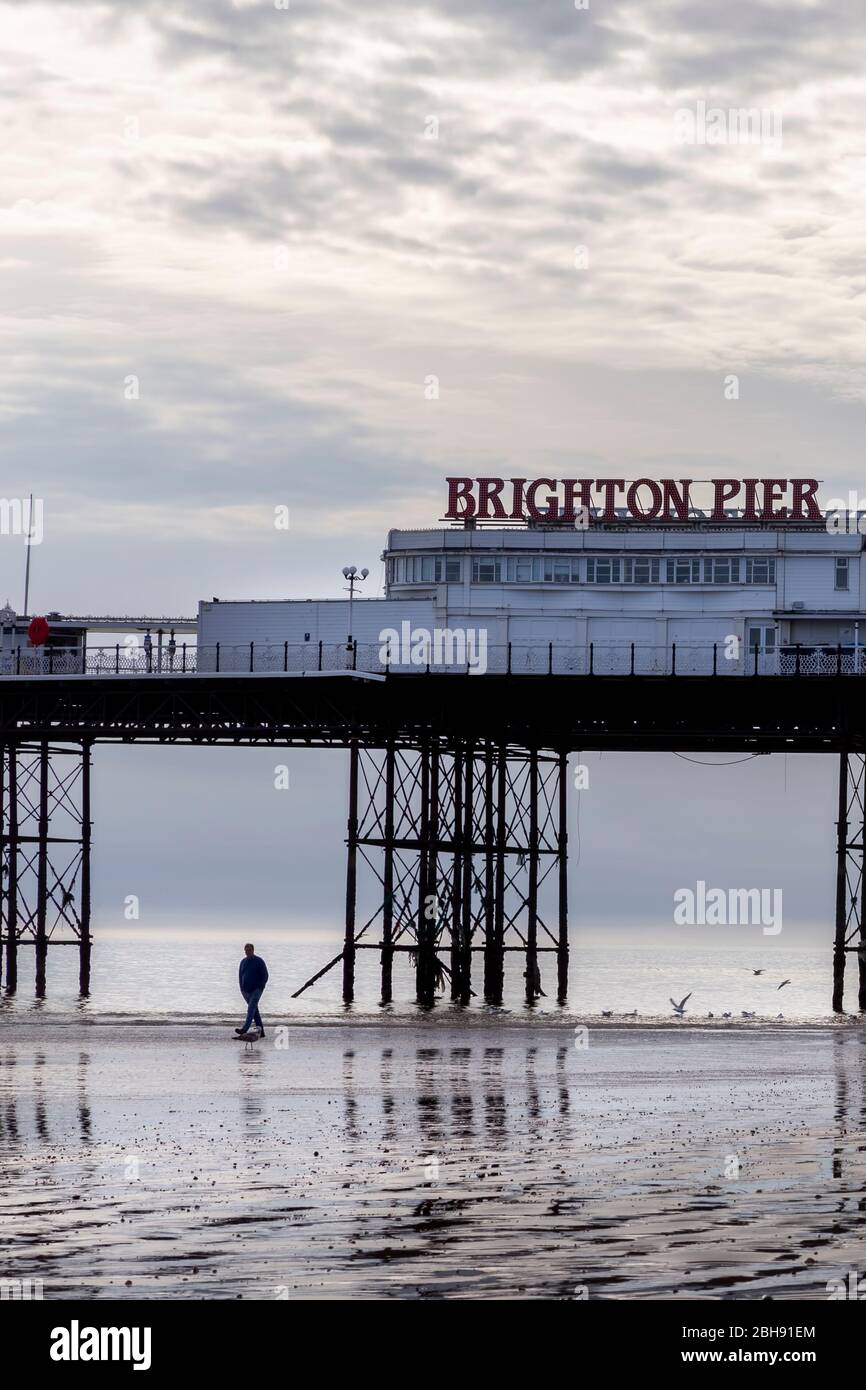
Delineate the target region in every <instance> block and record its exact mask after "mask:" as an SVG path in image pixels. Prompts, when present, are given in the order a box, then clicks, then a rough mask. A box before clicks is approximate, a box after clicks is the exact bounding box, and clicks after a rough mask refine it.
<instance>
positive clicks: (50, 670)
mask: <svg viewBox="0 0 866 1390" xmlns="http://www.w3.org/2000/svg"><path fill="white" fill-rule="evenodd" d="M48 674H49V676H53V675H54V648H53V647H49V648H48Z"/></svg>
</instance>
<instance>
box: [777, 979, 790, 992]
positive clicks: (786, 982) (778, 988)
mask: <svg viewBox="0 0 866 1390" xmlns="http://www.w3.org/2000/svg"><path fill="white" fill-rule="evenodd" d="M790 983H791V981H790V980H783V981H782V983H781V984H780V985H777V986H776V990H777V992H778V991H779V990H780V989H784V988H785V985H789V984H790Z"/></svg>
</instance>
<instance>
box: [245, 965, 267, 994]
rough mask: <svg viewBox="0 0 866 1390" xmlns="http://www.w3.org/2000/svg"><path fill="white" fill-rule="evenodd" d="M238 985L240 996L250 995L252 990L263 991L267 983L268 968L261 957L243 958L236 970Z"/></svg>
mask: <svg viewBox="0 0 866 1390" xmlns="http://www.w3.org/2000/svg"><path fill="white" fill-rule="evenodd" d="M238 983H239V984H240V987H241V994H252V992H253V990H254V989H264V987H265V985H266V984H267V983H268V967H267V966H266V965H265V963H264V961H263V960H262V958H261V956H244V958H243V960H242V961H241V963H240V966H239V968H238Z"/></svg>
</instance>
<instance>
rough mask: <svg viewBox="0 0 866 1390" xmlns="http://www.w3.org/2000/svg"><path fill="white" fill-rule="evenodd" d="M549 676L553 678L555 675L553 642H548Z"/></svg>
mask: <svg viewBox="0 0 866 1390" xmlns="http://www.w3.org/2000/svg"><path fill="white" fill-rule="evenodd" d="M547 674H548V675H549V676H552V675H553V643H552V642H548V644H547Z"/></svg>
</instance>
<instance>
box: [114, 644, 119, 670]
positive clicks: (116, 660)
mask: <svg viewBox="0 0 866 1390" xmlns="http://www.w3.org/2000/svg"><path fill="white" fill-rule="evenodd" d="M114 674H115V675H116V676H119V675H120V643H119V642H115V644H114Z"/></svg>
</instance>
